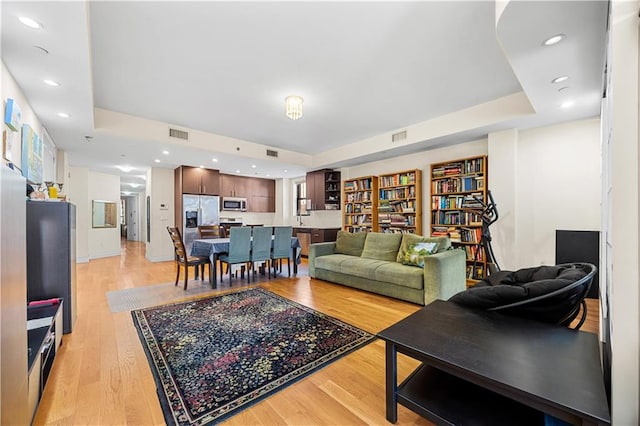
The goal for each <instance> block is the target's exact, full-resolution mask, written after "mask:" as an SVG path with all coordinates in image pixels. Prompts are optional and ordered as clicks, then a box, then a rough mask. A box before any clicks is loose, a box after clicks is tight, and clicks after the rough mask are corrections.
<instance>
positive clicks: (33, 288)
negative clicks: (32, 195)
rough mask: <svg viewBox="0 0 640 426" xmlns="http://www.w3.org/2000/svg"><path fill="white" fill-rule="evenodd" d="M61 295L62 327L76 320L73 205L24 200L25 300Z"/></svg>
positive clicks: (66, 330) (68, 328) (69, 326)
mask: <svg viewBox="0 0 640 426" xmlns="http://www.w3.org/2000/svg"><path fill="white" fill-rule="evenodd" d="M53 297H61V298H62V299H63V300H64V304H63V309H64V310H63V324H64V327H63V331H64V333H65V334H66V333H71V331H72V330H73V324H74V323H75V320H76V315H77V309H76V302H77V301H76V206H75V205H74V204H72V203H67V202H49V201H27V301H29V302H31V301H34V300H43V299H50V298H53Z"/></svg>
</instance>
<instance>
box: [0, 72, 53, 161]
mask: <svg viewBox="0 0 640 426" xmlns="http://www.w3.org/2000/svg"><path fill="white" fill-rule="evenodd" d="M1 78H2V86H0V87H2V117H3V120H2V123H3V124H2V129H3V130H6V131H7V137H12V138H13V149H12V150H11V154H10V157H11V162H13V163H14V164H16V165H17V166H18V167H22V166H21V165H22V159H21V147H22V143H21V138H20V135H21V131H20V129H18V131H17V132H14V131H12V130H11V129H10V128H9V127H7V125H6V124H4V111H5V108H6V102H7V98H11V99H13V100H15V101H16V103H17V104H18V106H19V107H20V110H21V111H22V122H21V123H20V124H21V125H22V124H28V125H30V126H31V128H32V129H33V130H34V131H35V132H36V133H37V134H38V135H39V136H40V137H43V133H42V123H40V120H39V119H38V117H37V116H36V114H35V112H34V111H33V109H32V108H31V105H30V104H29V101H28V100H27V98H26V97H25V96H24V94H23V93H22V90H21V89H20V86H18V84H17V83H16V81H15V80H14V79H13V76H12V75H11V73H10V72H9V70H8V69H7V67H6V66H5V64H4V61H3V62H2V77H1Z"/></svg>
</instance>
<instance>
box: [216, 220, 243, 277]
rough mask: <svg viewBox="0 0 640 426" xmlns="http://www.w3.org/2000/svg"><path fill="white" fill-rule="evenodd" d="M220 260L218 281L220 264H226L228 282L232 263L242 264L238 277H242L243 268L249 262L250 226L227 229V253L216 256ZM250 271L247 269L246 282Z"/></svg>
mask: <svg viewBox="0 0 640 426" xmlns="http://www.w3.org/2000/svg"><path fill="white" fill-rule="evenodd" d="M218 260H220V282H222V265H223V264H226V265H227V269H228V271H229V283H231V275H232V272H233V271H232V269H233V268H231V266H232V265H237V264H242V269H241V275H240V278H244V270H245V267H246V266H247V265H249V264H250V262H251V228H249V227H246V226H234V227H233V228H231V230H230V231H229V253H227V254H221V255H220V256H218ZM250 275H251V274H250V273H249V272H248V271H247V282H250Z"/></svg>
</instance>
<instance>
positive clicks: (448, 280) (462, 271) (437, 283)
mask: <svg viewBox="0 0 640 426" xmlns="http://www.w3.org/2000/svg"><path fill="white" fill-rule="evenodd" d="M466 288H467V278H466V254H465V252H464V250H460V249H455V250H446V251H443V252H440V253H436V254H433V255H431V256H426V257H425V258H424V304H425V305H428V304H429V303H431V302H433V301H434V300H436V299H441V300H447V299H449V298H450V297H451V296H453V295H454V294H456V293H458V292H460V291H463V290H465V289H466Z"/></svg>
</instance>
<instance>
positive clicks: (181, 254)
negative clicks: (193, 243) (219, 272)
mask: <svg viewBox="0 0 640 426" xmlns="http://www.w3.org/2000/svg"><path fill="white" fill-rule="evenodd" d="M167 231H169V236H170V237H171V241H172V242H173V248H174V249H175V254H176V265H177V268H176V269H177V272H176V283H175V285H178V279H179V278H180V267H181V266H184V289H185V290H186V289H187V283H188V282H189V266H193V267H194V268H198V266H200V267H201V269H202V270H201V275H202V278H201V279H203V280H204V266H205V265H207V264H208V265H209V268H211V263H210V261H209V258H208V257H205V256H189V255H188V253H187V250H186V249H185V248H184V242H183V241H182V235H180V231H179V230H178V228H175V227H172V226H167ZM195 277H196V278H198V270H197V269H195Z"/></svg>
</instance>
